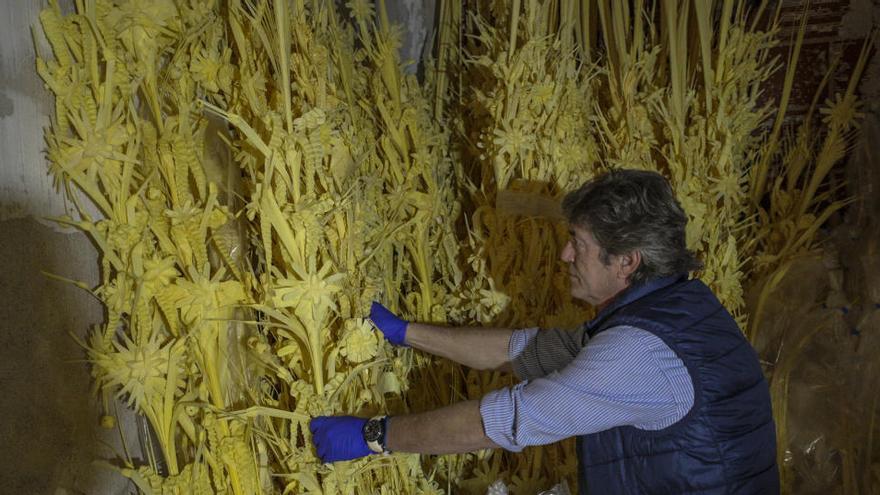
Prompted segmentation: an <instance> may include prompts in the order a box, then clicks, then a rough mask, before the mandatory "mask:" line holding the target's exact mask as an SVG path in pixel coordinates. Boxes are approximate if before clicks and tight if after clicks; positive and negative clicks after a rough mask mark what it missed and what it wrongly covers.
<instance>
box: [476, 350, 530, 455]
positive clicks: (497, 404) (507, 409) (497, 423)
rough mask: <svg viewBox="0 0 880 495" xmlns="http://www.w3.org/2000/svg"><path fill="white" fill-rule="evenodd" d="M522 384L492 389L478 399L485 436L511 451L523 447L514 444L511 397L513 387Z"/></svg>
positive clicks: (513, 407)
mask: <svg viewBox="0 0 880 495" xmlns="http://www.w3.org/2000/svg"><path fill="white" fill-rule="evenodd" d="M511 340H512V339H511ZM523 385H524V384H523V383H520V384H517V385H515V386H514V387H505V388H502V389H499V390H493V391H491V392H489V393H488V394H486V395H484V396H483V398H482V399H481V400H480V415H481V416H482V417H483V430H485V432H486V436H487V437H489V438H490V439H491V440H492V441H493V442H495V443H496V444H497V445H498V446H499V447H501V448H502V449H504V450H509V451H511V452H520V451H522V449H523V446H520V445H517V444H516V405H515V402H514V399H513V394H514V389H515V388H522V386H523Z"/></svg>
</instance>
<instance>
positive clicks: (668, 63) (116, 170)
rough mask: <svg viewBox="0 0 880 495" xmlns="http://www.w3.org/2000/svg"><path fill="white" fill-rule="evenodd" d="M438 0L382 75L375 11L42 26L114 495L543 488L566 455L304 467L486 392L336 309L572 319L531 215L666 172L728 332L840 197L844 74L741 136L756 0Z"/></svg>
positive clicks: (52, 21)
mask: <svg viewBox="0 0 880 495" xmlns="http://www.w3.org/2000/svg"><path fill="white" fill-rule="evenodd" d="M460 7H461V6H460V5H453V4H448V3H444V4H443V5H441V9H440V12H441V14H442V15H441V18H442V19H441V30H440V32H439V33H438V36H437V40H438V47H439V48H438V53H437V56H436V67H432V68H431V70H429V71H428V74H429V77H428V78H427V80H426V81H425V82H422V83H420V82H419V81H417V80H416V79H415V78H414V77H411V76H404V75H403V72H402V71H401V67H400V62H399V60H398V57H397V47H398V45H399V43H400V37H401V33H400V31H399V30H398V29H397V28H395V27H392V26H390V25H389V24H388V21H387V18H386V16H385V14H384V8H383V7H382V5H381V4H380V6H379V8H378V9H374V7H373V5H372V4H371V3H369V2H366V1H361V0H354V1H352V2H349V4H348V5H347V6H346V12H348V13H350V21H344V20H343V19H342V16H340V15H339V13H337V12H336V11H335V10H334V3H333V2H303V1H294V2H275V3H269V2H259V1H244V0H231V1H229V2H227V3H225V4H223V5H222V6H221V5H220V4H219V3H214V2H171V1H160V2H151V3H147V2H137V1H121V0H115V1H110V0H100V1H98V0H88V1H86V0H82V1H80V2H78V4H77V10H76V13H75V14H72V15H69V16H62V15H61V13H60V9H59V8H58V6H57V5H56V4H54V3H53V4H51V5H50V8H49V9H47V10H46V11H45V12H44V13H43V14H42V16H41V22H42V24H43V27H44V31H45V33H46V36H47V38H48V39H49V41H50V43H51V46H52V50H53V55H54V59H50V58H49V57H45V58H44V59H40V61H39V64H38V70H39V71H40V74H41V76H42V77H43V78H44V80H45V81H46V83H47V85H48V86H49V88H50V89H51V90H52V91H53V93H54V94H55V96H56V115H55V117H54V119H53V122H52V128H51V130H50V131H49V132H48V133H47V143H48V149H49V158H50V162H51V168H52V172H53V173H54V175H55V176H56V178H57V179H58V182H59V184H60V185H62V186H63V187H64V189H65V191H66V192H67V195H68V197H70V198H71V200H72V201H73V202H74V204H75V205H76V207H77V209H78V211H79V215H78V217H77V218H62V219H59V221H61V222H63V223H65V224H68V225H72V226H74V227H76V228H79V229H81V230H82V231H84V232H85V233H87V234H88V235H89V236H91V238H92V239H94V241H95V244H96V245H97V246H98V248H99V249H100V251H101V264H102V269H103V270H102V281H101V284H100V285H99V286H98V287H97V288H94V289H91V288H87V289H88V290H91V291H92V292H93V293H94V294H95V295H96V296H97V297H98V298H99V299H101V301H102V302H103V303H104V304H105V305H106V307H107V313H108V317H107V321H106V322H105V324H103V325H102V326H101V327H100V328H96V329H95V330H94V331H93V332H92V334H91V335H90V337H89V338H88V340H87V341H86V342H84V343H83V345H84V346H85V347H86V348H87V350H88V354H89V357H90V360H91V361H92V363H93V367H92V369H93V374H94V376H95V383H96V387H97V388H98V389H99V391H100V392H101V394H102V395H103V396H104V397H105V398H107V397H109V396H110V395H113V394H115V395H118V396H120V397H122V398H124V399H125V400H126V401H127V402H128V404H129V405H130V406H131V407H132V408H133V409H135V410H136V411H137V412H138V413H140V414H142V415H143V416H144V417H145V418H147V420H148V422H149V423H150V425H151V427H152V430H153V431H154V433H155V437H156V439H157V444H158V445H157V446H156V447H157V448H155V449H148V451H147V453H148V456H149V459H148V461H149V462H148V463H147V465H143V466H137V465H136V463H135V461H134V460H133V459H131V458H128V457H127V456H123V464H124V465H123V466H121V468H120V469H121V471H122V472H123V473H124V474H125V475H127V476H129V477H131V478H132V479H133V480H134V481H135V482H136V483H137V485H138V486H139V488H140V489H141V490H142V491H143V492H145V493H190V492H191V493H209V492H223V493H228V492H232V493H263V492H266V493H274V492H286V493H322V492H323V493H337V492H339V493H371V492H377V491H379V492H383V493H384V492H387V493H421V492H435V491H439V485H438V483H437V480H441V481H444V482H445V484H446V488H447V489H448V490H451V491H461V490H465V491H469V492H482V491H484V490H485V487H486V486H488V485H489V484H490V483H491V482H492V481H494V480H495V479H498V478H503V479H505V480H506V481H508V482H509V483H510V484H512V486H513V488H514V492H515V493H536V492H537V491H538V490H540V489H543V488H546V487H547V486H549V485H551V484H553V483H555V482H556V481H558V479H559V478H560V477H562V476H569V477H570V481H573V480H572V479H571V478H572V477H573V475H574V472H575V463H574V461H575V456H574V454H573V451H572V450H571V444H570V443H563V444H560V445H558V446H552V447H548V448H535V449H528V450H527V451H526V452H525V454H523V455H520V456H516V457H514V456H503V455H499V454H491V455H487V454H486V453H479V454H469V455H460V456H444V457H439V458H430V459H424V460H423V461H424V462H420V460H419V458H418V457H416V456H404V455H395V456H391V457H370V458H367V459H364V460H360V461H354V462H348V463H337V464H334V465H324V466H322V465H320V464H319V463H318V460H317V458H316V457H315V456H314V453H313V452H312V449H311V441H310V434H309V431H308V428H307V422H308V420H309V418H310V417H312V416H315V415H319V414H349V413H355V414H359V415H362V416H368V415H371V414H374V413H377V412H384V411H388V412H391V413H400V412H405V411H408V410H410V409H414V410H423V409H426V408H432V407H436V406H439V405H444V404H448V403H451V402H454V401H456V400H459V399H461V398H463V397H466V396H470V397H477V396H479V395H480V394H481V393H483V392H485V391H486V390H489V389H492V388H496V387H498V386H501V385H504V384H505V383H507V380H509V378H506V377H502V376H500V375H498V374H479V373H475V372H473V371H470V370H465V369H462V368H461V367H458V366H454V365H451V364H449V363H439V362H434V361H432V360H429V359H427V358H425V357H423V356H420V355H417V354H414V353H412V352H411V351H395V350H393V349H391V348H390V347H388V346H387V345H385V344H383V343H382V342H381V340H380V339H379V338H378V337H377V336H376V334H375V333H374V332H373V331H372V330H371V328H370V326H369V325H368V323H367V322H366V320H365V316H366V311H367V308H368V307H369V303H370V301H372V300H373V299H378V300H381V301H383V302H384V303H385V304H386V305H388V306H389V307H390V308H392V309H393V310H395V311H398V312H399V313H400V314H402V315H403V316H404V317H406V318H410V319H414V320H421V321H433V322H447V321H448V322H454V323H473V322H475V321H478V322H480V323H484V324H496V325H513V326H534V325H541V326H562V327H570V326H574V325H576V324H578V323H579V322H581V321H583V320H584V319H585V317H586V316H587V314H586V312H585V310H584V309H583V308H581V307H579V306H576V305H574V304H573V303H572V302H571V301H570V297H569V294H568V288H567V277H566V274H565V272H564V270H562V269H560V267H559V265H558V263H557V257H558V253H559V252H560V250H561V248H562V246H563V244H564V242H565V240H566V233H565V226H564V225H562V224H561V223H560V222H559V221H558V218H557V217H558V213H556V211H555V210H556V209H555V208H554V207H552V206H549V207H548V206H547V205H548V204H550V205H552V204H553V203H554V202H556V201H558V198H559V197H560V196H561V195H562V194H563V193H564V192H566V191H567V190H570V189H572V188H574V187H576V186H577V185H579V184H580V183H581V182H582V181H583V180H584V179H586V178H589V177H591V176H592V175H594V174H595V173H596V172H598V171H601V170H604V169H607V168H613V167H621V166H626V167H641V168H646V169H652V170H657V171H659V172H661V173H663V174H665V175H666V176H667V177H669V178H670V179H671V181H672V183H673V185H674V187H675V188H676V190H677V193H678V195H679V198H680V199H681V201H682V203H683V205H684V207H685V210H686V211H687V213H688V215H689V217H690V226H689V230H688V245H689V247H690V248H691V249H694V250H696V251H697V252H698V253H699V254H701V256H702V257H703V259H704V260H705V261H706V270H705V271H704V272H703V273H702V278H703V279H704V280H705V281H707V282H708V283H709V284H710V285H712V286H713V287H714V288H715V289H716V292H717V293H718V294H719V296H720V297H721V299H722V300H723V301H724V302H725V303H726V304H727V306H728V307H730V308H731V309H733V310H734V311H736V312H738V314H739V315H740V316H741V319H744V317H745V315H744V313H742V309H743V301H742V286H743V284H744V282H745V281H746V279H747V278H749V273H758V272H757V270H762V271H764V270H771V271H772V270H777V272H775V273H778V270H780V269H784V267H785V266H786V265H785V263H786V260H788V259H791V258H792V257H794V256H797V255H798V254H799V253H802V252H803V251H804V250H806V249H808V248H810V247H811V240H812V237H813V236H814V235H815V233H816V229H817V227H818V226H819V225H821V223H822V222H824V220H825V219H827V217H828V215H829V214H830V212H831V211H834V210H835V209H837V208H839V207H840V206H841V203H836V202H834V200H835V198H836V197H835V196H834V191H832V190H829V189H827V187H826V186H825V185H824V184H825V181H826V179H827V176H828V170H829V169H830V167H831V166H832V165H833V164H834V163H835V162H836V161H837V160H838V159H839V157H840V155H841V153H842V152H843V150H845V149H846V146H847V145H846V143H848V142H849V140H850V139H851V138H852V134H853V127H852V121H853V118H854V117H855V110H854V109H855V108H856V107H855V99H854V96H853V94H854V84H855V83H854V82H853V83H852V84H851V87H850V88H849V89H848V91H847V93H846V95H844V96H843V97H842V98H840V99H837V100H833V101H831V102H830V104H829V105H828V110H826V111H825V113H826V114H827V118H826V119H825V120H824V121H823V124H822V126H821V129H816V128H806V129H805V130H803V131H802V134H797V137H796V139H794V140H793V141H792V142H793V143H795V145H794V146H780V143H782V144H786V143H787V141H785V140H783V139H780V138H779V132H780V131H779V125H776V126H775V127H774V130H773V132H772V133H771V136H770V138H769V139H768V140H766V141H763V142H762V141H761V140H760V139H759V136H760V133H759V132H756V131H757V130H758V129H759V127H760V126H761V125H762V124H763V123H764V122H765V121H766V120H767V117H768V115H769V114H770V108H769V107H764V106H761V105H760V104H759V103H758V96H759V90H758V88H759V86H760V84H761V83H762V82H763V81H764V80H766V79H767V77H768V76H769V74H770V72H771V71H772V69H773V67H774V63H773V61H771V60H770V57H769V49H770V48H771V47H772V39H773V30H772V29H771V30H769V31H762V30H758V29H756V27H755V26H756V25H757V24H758V23H757V22H754V21H753V19H755V18H760V16H761V13H762V9H759V12H752V13H751V14H752V16H751V17H749V16H748V14H749V13H747V12H746V11H745V3H744V2H735V1H733V0H724V1H719V2H711V1H702V0H701V1H696V0H695V1H694V2H688V1H669V2H660V5H659V6H655V5H654V4H653V3H643V2H641V1H638V2H635V3H632V2H627V1H619V2H611V3H608V2H596V3H595V4H593V3H585V2H573V1H561V2H555V1H545V2H541V1H537V0H530V1H523V2H520V1H515V2H511V3H510V4H509V5H507V4H503V3H498V2H493V3H491V4H486V5H483V4H481V3H480V2H476V3H473V4H465V6H464V11H462V9H461V8H460ZM434 61H435V60H432V61H431V63H433V62H434ZM861 63H862V64H863V63H864V58H863V61H862V62H861ZM450 68H458V69H459V70H460V72H459V73H458V74H453V73H451V72H449V70H450ZM859 70H860V69H859ZM857 72H858V71H857ZM855 80H857V75H856V76H854V78H853V81H855ZM784 101H785V98H783V105H782V107H783V109H784ZM778 122H780V121H778ZM447 129H453V131H449V130H447ZM815 135H822V136H826V138H825V141H823V143H825V144H823V145H822V147H821V148H820V149H819V151H818V152H816V151H815V150H812V148H810V147H809V146H808V143H810V142H811V141H812V139H811V138H810V136H815ZM462 143H464V144H462ZM798 143H800V144H798ZM780 149H781V150H784V152H782V153H780V152H779V150H780ZM811 150H812V151H811ZM814 159H815V160H816V161H817V162H816V163H817V166H815V167H812V166H810V165H809V164H810V163H811V161H812V160H814ZM752 163H759V164H760V166H759V167H756V168H751V164H752ZM772 164H776V166H777V167H779V169H780V170H782V173H781V174H779V175H778V177H780V178H779V179H778V180H770V179H767V177H769V176H770V174H768V170H769V169H770V165H772ZM766 184H772V186H767V185H766ZM768 193H769V194H771V201H770V202H769V203H767V202H763V203H762V201H761V200H762V198H764V196H765V195H766V194H768ZM462 204H463V205H466V206H464V207H462V206H460V205H462ZM762 204H769V205H770V208H769V209H765V210H762V209H761V208H760V205H762ZM524 205H531V206H535V205H537V207H536V208H535V207H531V208H524V207H523V206H524ZM829 205H830V206H829ZM823 208H824V209H823ZM95 209H96V210H97V212H98V215H100V218H95V215H94V214H93V213H90V212H92V211H94V210H95ZM462 210H464V211H462ZM462 213H463V214H462ZM756 217H757V218H758V219H759V221H753V219H754V218H756ZM459 221H460V225H464V226H465V228H463V229H459V227H460V225H459V223H458V222H459ZM750 259H751V260H752V261H751V262H750ZM78 285H80V286H82V284H78ZM771 285H772V284H771ZM535 315H542V316H540V317H536V316H535ZM752 334H753V335H754V331H753V333H752ZM108 410H109V409H108ZM108 423H109V421H108Z"/></svg>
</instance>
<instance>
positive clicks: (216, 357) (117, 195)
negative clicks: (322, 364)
mask: <svg viewBox="0 0 880 495" xmlns="http://www.w3.org/2000/svg"><path fill="white" fill-rule="evenodd" d="M205 14H206V12H204V11H200V10H199V8H198V7H193V8H183V9H179V10H178V9H177V8H176V7H175V5H174V4H172V3H171V2H156V3H152V4H149V5H147V4H138V3H125V4H122V5H111V4H109V3H103V2H102V3H95V2H89V3H80V4H79V5H78V10H77V13H76V14H74V15H70V16H66V17H62V16H61V15H60V11H59V8H58V6H57V4H54V3H53V4H51V5H50V7H49V8H48V9H46V10H45V11H43V13H42V14H41V22H42V24H43V27H44V31H45V33H46V35H47V38H48V39H49V41H50V43H51V46H52V50H53V53H54V55H55V60H50V61H44V60H43V59H40V60H39V61H38V70H39V71H40V74H41V75H42V77H43V78H44V80H45V81H46V83H47V84H48V86H49V87H50V89H52V90H53V92H54V93H55V94H56V116H55V118H54V120H53V122H52V129H51V131H50V132H48V133H47V144H48V153H49V158H50V161H51V162H52V171H53V173H54V174H55V177H56V179H57V180H58V182H59V184H61V185H62V186H63V187H64V189H65V190H66V191H67V193H68V197H69V198H71V200H72V201H73V202H74V203H75V204H76V206H77V209H78V210H79V218H77V219H73V218H67V217H65V218H60V219H58V220H59V221H60V222H62V223H65V224H69V225H72V226H74V227H77V228H79V229H81V230H82V231H84V232H86V233H87V234H88V235H89V236H90V237H91V238H92V239H93V240H94V242H95V244H96V245H97V247H98V248H99V249H100V252H101V265H102V280H101V284H100V285H99V286H98V287H97V288H96V289H94V290H93V293H94V294H95V295H96V296H97V297H98V298H100V299H101V300H102V301H103V302H104V304H105V306H106V308H107V321H106V322H105V323H104V324H103V325H102V326H100V327H98V328H95V329H94V330H93V331H92V333H91V335H90V336H89V338H88V341H87V342H85V343H84V345H85V346H86V348H87V350H88V355H89V358H90V360H91V361H92V363H93V366H92V373H93V375H94V377H95V384H96V387H97V388H98V389H99V390H100V392H101V393H102V395H103V396H104V398H105V403H106V398H107V397H108V395H109V394H116V395H118V396H121V397H124V398H125V400H126V402H127V403H128V404H129V405H130V406H132V407H133V408H134V409H136V410H137V411H138V412H140V413H141V414H143V415H144V416H145V417H146V418H147V420H148V421H149V424H150V426H151V427H152V430H153V432H154V433H155V436H156V438H157V439H158V448H156V449H155V450H151V451H150V454H152V456H151V459H150V463H149V465H148V466H143V467H140V468H138V469H137V470H135V469H134V468H135V466H134V465H132V464H130V463H129V464H128V465H127V466H124V467H123V469H122V471H123V472H124V473H125V474H126V475H128V476H130V477H131V478H132V479H133V480H134V481H135V482H136V483H137V484H138V486H139V487H140V488H141V490H143V491H144V492H153V491H161V492H163V493H164V492H165V491H167V490H168V489H170V487H186V490H187V491H189V492H193V493H209V492H210V491H211V487H212V483H213V484H214V486H221V487H222V488H224V489H226V488H227V487H228V488H230V489H231V490H232V492H234V493H252V492H253V491H254V490H259V485H260V482H259V474H258V470H259V469H258V467H257V464H256V463H255V462H254V459H253V457H252V456H251V455H250V451H251V446H252V441H251V439H249V435H248V426H247V425H246V424H244V423H242V422H238V421H233V420H230V419H229V418H227V417H221V415H218V414H217V411H224V410H226V409H228V408H230V407H232V405H233V404H236V403H240V402H241V401H242V400H244V399H245V398H246V394H245V392H244V389H243V388H242V387H240V386H239V387H235V386H232V384H231V382H232V377H231V371H232V368H231V367H230V366H228V365H226V364H221V363H225V361H226V359H227V358H229V357H230V356H231V355H232V354H234V353H235V352H236V349H237V347H239V345H240V339H239V338H238V336H237V335H236V334H235V332H234V331H233V330H234V329H233V328H232V327H230V326H229V324H228V320H230V319H232V316H233V312H234V311H235V310H234V308H235V306H236V305H241V304H243V303H246V302H247V301H248V299H249V295H248V290H247V289H248V286H249V285H250V282H249V281H248V280H247V279H246V278H245V277H240V278H238V279H235V278H233V277H232V276H231V274H232V271H231V270H230V268H231V267H226V266H224V265H223V263H220V262H219V261H217V257H216V256H212V254H214V255H215V254H216V246H217V244H216V243H215V242H214V239H213V238H214V235H215V234H217V233H219V232H221V231H222V229H223V227H224V226H225V225H227V224H228V223H229V222H230V219H231V217H230V214H229V210H228V209H227V208H226V207H225V206H223V205H222V204H221V203H220V199H219V193H218V188H217V185H216V184H213V183H209V182H207V181H206V178H205V172H204V169H203V167H202V160H201V156H200V155H201V154H202V153H203V149H204V144H203V141H202V139H203V131H204V128H203V126H202V124H203V122H201V121H200V119H198V116H197V115H196V114H193V113H192V102H193V98H194V95H195V91H196V83H195V82H194V81H193V80H192V78H191V77H189V71H188V70H184V71H181V70H180V69H181V65H182V64H183V67H182V68H183V69H186V65H185V64H186V61H185V60H184V59H183V57H178V56H173V55H174V54H177V53H181V51H182V52H183V53H186V52H187V50H188V49H189V48H190V46H189V44H188V43H186V42H184V40H186V39H187V35H188V34H189V33H191V32H192V31H194V30H198V29H200V28H203V27H204V25H205V23H204V19H205V17H204V16H205ZM174 70H176V73H177V74H178V77H173V76H172V72H173V71H174ZM141 103H142V104H141ZM169 109H173V112H169ZM90 205H91V206H90ZM92 208H96V209H97V210H98V213H99V214H100V216H101V218H98V219H96V218H93V217H92V216H90V215H89V213H88V212H89V211H92ZM108 423H112V421H109V420H108ZM160 472H161V474H160Z"/></svg>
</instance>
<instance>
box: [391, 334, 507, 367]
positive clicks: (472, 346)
mask: <svg viewBox="0 0 880 495" xmlns="http://www.w3.org/2000/svg"><path fill="white" fill-rule="evenodd" d="M512 334H513V330H509V329H502V328H450V327H439V326H434V325H427V324H423V323H410V324H409V326H408V327H407V330H406V343H407V344H409V345H410V346H412V347H414V348H416V349H419V350H421V351H425V352H428V353H431V354H434V355H435V356H441V357H445V358H447V359H450V360H452V361H455V362H457V363H460V364H463V365H465V366H468V367H470V368H474V369H478V370H499V371H512V368H511V366H510V357H509V356H508V354H507V349H508V345H509V343H510V336H511V335H512Z"/></svg>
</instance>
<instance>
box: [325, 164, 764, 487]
mask: <svg viewBox="0 0 880 495" xmlns="http://www.w3.org/2000/svg"><path fill="white" fill-rule="evenodd" d="M563 210H564V212H565V214H566V217H567V220H568V223H569V226H570V231H571V239H570V240H569V242H568V243H567V244H566V245H565V248H564V249H563V251H562V255H561V258H562V260H563V261H564V262H565V263H567V264H568V266H569V273H570V276H571V293H572V296H573V297H575V298H578V299H580V300H583V301H586V302H587V303H590V304H592V305H595V306H596V307H597V309H598V315H597V316H596V318H595V319H593V320H592V321H590V322H588V323H586V324H585V325H583V326H582V327H581V328H579V329H578V330H575V331H560V330H543V331H539V330H537V329H525V330H516V331H512V330H504V329H493V328H467V329H453V328H445V327H438V326H433V325H427V324H420V323H408V322H406V321H403V320H400V319H399V318H397V317H396V316H394V315H393V314H391V313H390V312H389V311H388V310H387V309H385V308H384V307H382V306H381V305H379V304H378V303H374V305H373V308H372V311H371V314H370V318H371V319H372V320H373V322H374V324H375V325H376V326H377V327H378V328H379V329H380V330H381V331H382V332H383V334H384V335H385V338H386V339H388V340H389V341H390V342H391V343H393V344H395V345H409V346H412V347H414V348H416V349H419V350H422V351H425V352H430V353H432V354H436V355H438V356H443V357H446V358H449V359H452V360H454V361H456V362H459V363H461V364H463V365H466V366H470V367H472V368H476V369H507V370H512V371H514V372H515V373H516V374H517V376H518V377H519V378H521V379H522V381H521V382H520V383H519V384H517V385H515V386H513V387H510V388H504V389H501V390H496V391H493V392H490V393H488V394H486V395H485V396H483V397H482V399H480V400H470V401H465V402H459V403H457V404H453V405H451V406H447V407H444V408H441V409H437V410H434V411H428V412H423V413H418V414H409V415H403V416H394V417H389V418H376V419H374V420H370V421H368V420H366V419H364V418H353V417H321V418H315V419H314V420H313V422H312V426H311V427H312V431H313V434H314V436H313V439H314V443H315V446H316V448H317V451H318V455H319V456H320V457H321V458H322V459H323V460H324V461H325V462H333V461H337V460H343V459H351V458H356V457H360V456H363V455H369V454H371V453H373V452H382V451H400V452H415V453H425V454H443V453H453V452H467V451H471V450H477V449H484V448H497V447H501V448H504V449H507V450H511V451H520V450H521V449H522V448H523V447H524V446H527V445H541V444H547V443H551V442H555V441H558V440H561V439H564V438H568V437H572V436H574V437H577V451H578V458H579V459H578V460H579V464H580V469H579V486H580V491H581V493H596V494H618V493H638V494H644V493H662V494H674V493H689V494H695V493H700V494H716V493H717V494H722V493H724V494H727V493H730V494H734V493H735V494H765V493H777V492H778V491H779V480H778V473H777V467H776V440H775V428H774V424H773V417H772V415H771V409H770V394H769V390H768V386H767V383H766V381H765V379H764V376H763V373H762V371H761V367H760V365H759V363H758V358H757V355H756V353H755V352H754V350H753V349H752V347H751V346H750V345H749V344H748V342H747V341H746V340H745V339H744V338H743V335H742V333H741V332H740V330H739V329H738V328H737V325H736V323H735V322H734V320H733V318H732V317H731V316H730V314H729V313H728V312H727V310H725V309H724V307H723V306H722V305H721V304H720V303H719V302H718V300H717V299H716V298H715V296H714V295H713V294H712V292H711V291H710V290H709V289H708V288H707V287H706V286H705V285H704V284H703V283H702V282H700V281H699V280H689V279H688V272H690V271H693V270H696V269H698V268H700V264H699V262H698V261H697V260H696V259H695V258H694V256H693V254H692V253H691V252H690V251H688V250H687V248H686V246H685V226H686V224H687V218H686V216H685V214H684V212H683V211H682V209H681V206H680V205H679V203H678V201H676V199H675V197H674V195H673V192H672V189H671V188H670V186H669V184H668V183H667V182H666V180H665V179H664V178H663V177H662V176H660V175H658V174H656V173H653V172H645V171H636V170H619V171H613V172H610V173H607V174H605V175H602V176H599V177H597V178H595V179H593V180H591V181H589V182H587V183H585V184H584V185H583V186H582V187H581V188H580V189H578V190H577V191H574V192H572V193H570V194H569V195H567V196H566V198H565V199H564V201H563Z"/></svg>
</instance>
